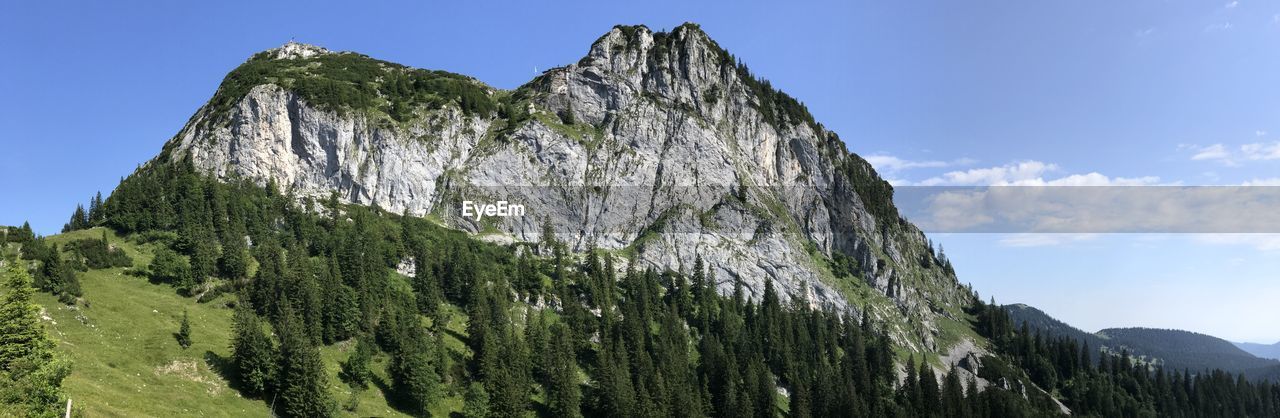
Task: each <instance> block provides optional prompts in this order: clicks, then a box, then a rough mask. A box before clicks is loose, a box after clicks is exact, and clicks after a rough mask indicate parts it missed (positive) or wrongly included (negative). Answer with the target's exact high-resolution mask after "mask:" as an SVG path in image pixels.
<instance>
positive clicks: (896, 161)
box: [864, 154, 977, 173]
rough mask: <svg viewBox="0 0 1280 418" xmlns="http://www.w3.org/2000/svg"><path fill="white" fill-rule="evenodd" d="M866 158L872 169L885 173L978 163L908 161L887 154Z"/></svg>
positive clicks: (963, 161) (966, 161) (961, 159)
mask: <svg viewBox="0 0 1280 418" xmlns="http://www.w3.org/2000/svg"><path fill="white" fill-rule="evenodd" d="M864 158H866V160H867V162H869V163H871V166H872V167H875V169H876V171H881V172H884V173H895V172H898V171H905V170H911V169H917V168H946V167H956V166H964V165H970V164H973V163H975V162H977V161H976V160H973V159H970V158H960V159H956V160H951V161H941V160H908V159H903V158H898V157H895V156H892V155H887V154H876V155H868V156H866V157H864Z"/></svg>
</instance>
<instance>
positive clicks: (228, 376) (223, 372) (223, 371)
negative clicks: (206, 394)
mask: <svg viewBox="0 0 1280 418" xmlns="http://www.w3.org/2000/svg"><path fill="white" fill-rule="evenodd" d="M204 364H205V365H207V366H209V370H213V372H214V373H217V374H218V377H221V378H222V380H224V381H226V382H227V387H230V388H231V389H235V391H236V392H240V396H242V397H245V398H249V399H262V398H261V397H260V396H258V395H249V394H248V393H247V392H245V390H244V387H243V386H241V385H240V379H237V378H236V368H235V364H233V363H231V358H229V357H223V356H220V355H218V353H215V352H213V351H209V350H205V352H204Z"/></svg>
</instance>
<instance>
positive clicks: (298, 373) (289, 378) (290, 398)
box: [276, 301, 336, 417]
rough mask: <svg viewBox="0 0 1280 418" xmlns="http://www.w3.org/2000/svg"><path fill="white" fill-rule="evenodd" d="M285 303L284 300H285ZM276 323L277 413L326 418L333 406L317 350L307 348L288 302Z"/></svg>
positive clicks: (331, 411)
mask: <svg viewBox="0 0 1280 418" xmlns="http://www.w3.org/2000/svg"><path fill="white" fill-rule="evenodd" d="M286 302H287V301H286ZM281 305H282V306H283V311H282V312H281V314H280V320H279V321H278V322H277V323H276V335H277V336H279V339H280V357H279V359H280V366H279V381H278V382H277V386H278V394H279V402H278V404H277V411H276V412H278V413H279V414H280V415H281V416H283V417H328V416H332V415H333V414H334V412H335V409H336V404H335V403H334V401H333V399H332V398H330V396H329V389H328V387H327V386H328V385H327V380H328V379H327V378H326V372H325V368H324V362H322V361H321V359H320V351H319V349H317V348H316V347H315V346H313V345H311V339H310V338H308V337H307V335H306V334H305V333H304V332H303V329H302V326H303V324H302V321H301V320H300V319H298V316H297V315H296V314H295V313H294V312H293V308H291V307H290V306H289V304H288V303H282V304H281Z"/></svg>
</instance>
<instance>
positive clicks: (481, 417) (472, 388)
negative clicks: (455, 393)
mask: <svg viewBox="0 0 1280 418" xmlns="http://www.w3.org/2000/svg"><path fill="white" fill-rule="evenodd" d="M462 416H463V417H466V418H487V417H488V416H489V392H486V391H485V390H484V385H483V384H481V383H480V382H471V384H470V385H467V393H466V394H465V395H464V396H463V406H462Z"/></svg>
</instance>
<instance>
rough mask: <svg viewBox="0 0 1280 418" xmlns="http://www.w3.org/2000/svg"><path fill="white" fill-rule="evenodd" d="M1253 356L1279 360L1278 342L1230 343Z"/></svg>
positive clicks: (1279, 348)
mask: <svg viewBox="0 0 1280 418" xmlns="http://www.w3.org/2000/svg"><path fill="white" fill-rule="evenodd" d="M1232 344H1235V345H1236V347H1240V349H1241V350H1244V351H1247V352H1249V354H1253V355H1254V356H1255V357H1261V358H1269V359H1274V360H1280V342H1278V343H1275V344H1258V343H1232Z"/></svg>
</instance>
